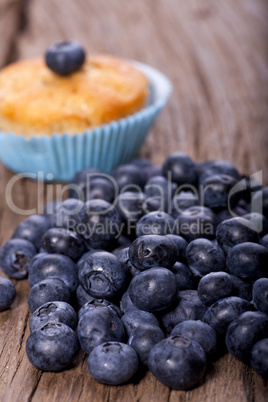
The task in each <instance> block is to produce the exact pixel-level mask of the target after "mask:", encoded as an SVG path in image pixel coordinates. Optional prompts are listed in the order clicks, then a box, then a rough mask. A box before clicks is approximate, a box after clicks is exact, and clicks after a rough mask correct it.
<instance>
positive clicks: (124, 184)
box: [111, 164, 145, 193]
mask: <svg viewBox="0 0 268 402" xmlns="http://www.w3.org/2000/svg"><path fill="white" fill-rule="evenodd" d="M111 176H112V177H113V178H114V179H115V181H116V183H117V186H118V193H119V192H125V191H138V192H140V191H142V190H143V187H144V184H145V177H144V175H143V172H142V169H141V168H140V167H138V166H136V165H134V164H127V165H121V166H119V167H118V168H116V169H115V170H113V171H112V173H111Z"/></svg>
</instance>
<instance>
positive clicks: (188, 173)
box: [163, 152, 197, 186]
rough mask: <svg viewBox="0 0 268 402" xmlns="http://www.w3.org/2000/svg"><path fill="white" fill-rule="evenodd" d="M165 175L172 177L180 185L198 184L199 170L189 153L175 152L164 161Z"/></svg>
mask: <svg viewBox="0 0 268 402" xmlns="http://www.w3.org/2000/svg"><path fill="white" fill-rule="evenodd" d="M163 176H165V177H166V178H170V179H171V180H172V181H173V182H175V183H177V184H178V185H179V186H181V185H184V184H196V182H197V172H196V166H195V163H194V162H193V161H192V159H191V158H190V157H189V156H188V155H186V154H184V153H182V152H174V153H172V154H170V155H169V156H168V157H167V158H166V160H165V161H164V164H163Z"/></svg>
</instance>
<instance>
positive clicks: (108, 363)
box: [87, 342, 139, 385]
mask: <svg viewBox="0 0 268 402" xmlns="http://www.w3.org/2000/svg"><path fill="white" fill-rule="evenodd" d="M87 365H88V371H89V372H90V374H91V375H92V377H93V378H94V379H95V380H96V381H98V382H101V383H103V384H109V385H119V384H122V383H124V382H126V381H128V380H130V379H131V378H132V377H133V376H134V374H135V373H136V371H137V369H138V365H139V361H138V356H137V353H136V352H135V350H134V349H133V348H132V347H131V346H129V345H126V344H124V343H120V342H106V343H102V344H101V345H99V346H96V347H95V348H94V349H93V350H92V352H91V353H90V355H89V357H88V362H87Z"/></svg>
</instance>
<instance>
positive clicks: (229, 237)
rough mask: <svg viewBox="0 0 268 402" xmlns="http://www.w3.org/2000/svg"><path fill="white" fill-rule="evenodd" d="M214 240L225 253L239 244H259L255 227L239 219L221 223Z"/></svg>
mask: <svg viewBox="0 0 268 402" xmlns="http://www.w3.org/2000/svg"><path fill="white" fill-rule="evenodd" d="M216 238H217V241H218V244H219V246H220V247H221V248H222V249H223V251H225V253H227V252H228V250H229V249H230V248H231V247H233V246H235V245H236V244H239V243H245V242H253V243H258V242H259V235H258V233H257V231H256V228H255V225H254V224H252V223H251V222H249V221H248V220H247V219H244V218H241V217H237V218H232V219H227V220H225V221H223V222H221V223H220V224H219V225H218V227H217V231H216Z"/></svg>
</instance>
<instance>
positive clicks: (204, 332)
mask: <svg viewBox="0 0 268 402" xmlns="http://www.w3.org/2000/svg"><path fill="white" fill-rule="evenodd" d="M170 335H171V336H175V335H176V336H178V335H182V336H185V338H188V339H191V340H192V341H195V342H197V343H199V345H200V346H202V348H203V349H204V352H205V353H206V355H207V357H210V358H213V357H214V356H215V354H216V351H217V333H216V331H215V330H214V329H213V328H212V327H211V326H210V325H208V324H206V323H205V322H202V321H200V320H196V321H194V320H188V321H183V322H181V323H180V324H178V325H176V327H174V328H173V330H172V332H171V334H170Z"/></svg>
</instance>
